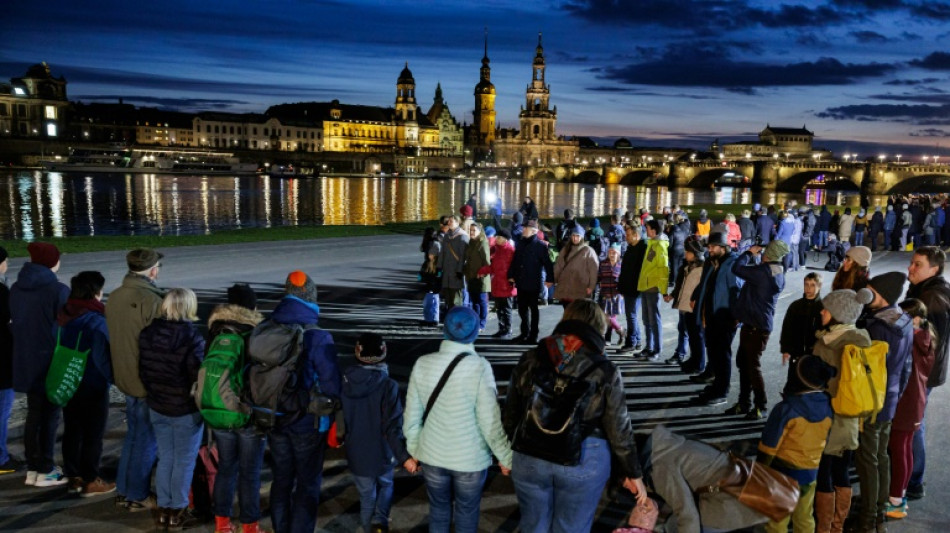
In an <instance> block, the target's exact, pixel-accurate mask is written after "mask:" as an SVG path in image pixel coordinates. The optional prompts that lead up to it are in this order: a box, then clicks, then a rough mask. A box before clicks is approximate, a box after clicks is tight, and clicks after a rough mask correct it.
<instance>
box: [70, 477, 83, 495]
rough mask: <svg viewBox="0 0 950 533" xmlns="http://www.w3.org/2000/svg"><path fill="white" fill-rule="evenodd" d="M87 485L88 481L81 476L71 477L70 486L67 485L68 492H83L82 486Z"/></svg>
mask: <svg viewBox="0 0 950 533" xmlns="http://www.w3.org/2000/svg"><path fill="white" fill-rule="evenodd" d="M85 486H86V481H85V480H84V479H83V478H81V477H71V478H69V486H68V487H67V489H66V490H67V492H69V493H70V494H79V493H81V492H82V488H83V487H85Z"/></svg>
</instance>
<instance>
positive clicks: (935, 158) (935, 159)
mask: <svg viewBox="0 0 950 533" xmlns="http://www.w3.org/2000/svg"><path fill="white" fill-rule="evenodd" d="M938 159H940V156H939V155H935V156H934V164H935V165H936V164H937V160H938Z"/></svg>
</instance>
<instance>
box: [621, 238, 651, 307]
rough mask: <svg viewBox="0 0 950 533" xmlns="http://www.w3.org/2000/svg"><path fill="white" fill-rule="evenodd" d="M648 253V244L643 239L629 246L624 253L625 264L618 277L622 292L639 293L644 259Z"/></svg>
mask: <svg viewBox="0 0 950 533" xmlns="http://www.w3.org/2000/svg"><path fill="white" fill-rule="evenodd" d="M646 254H647V244H646V242H645V241H644V240H643V239H641V240H639V241H637V244H636V245H635V246H627V252H626V253H625V254H623V264H622V265H621V267H620V278H618V279H617V288H618V289H620V294H632V295H637V294H638V293H639V291H638V289H637V287H638V286H639V283H640V271H641V270H643V260H644V258H645V257H646Z"/></svg>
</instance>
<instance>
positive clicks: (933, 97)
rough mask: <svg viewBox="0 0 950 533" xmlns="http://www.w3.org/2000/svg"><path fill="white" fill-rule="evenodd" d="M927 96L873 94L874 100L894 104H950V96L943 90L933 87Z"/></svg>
mask: <svg viewBox="0 0 950 533" xmlns="http://www.w3.org/2000/svg"><path fill="white" fill-rule="evenodd" d="M929 90H930V91H931V92H929V93H925V94H906V93H905V94H891V93H887V94H873V95H871V96H870V97H869V98H871V99H873V100H891V101H894V102H916V103H918V104H950V94H947V93H946V91H944V90H943V89H938V88H936V87H931V88H930V89H929Z"/></svg>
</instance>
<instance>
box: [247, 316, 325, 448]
mask: <svg viewBox="0 0 950 533" xmlns="http://www.w3.org/2000/svg"><path fill="white" fill-rule="evenodd" d="M308 329H316V326H307V327H304V326H301V325H300V324H281V323H279V322H275V321H274V320H265V321H263V322H261V323H260V324H258V325H257V326H256V327H255V328H254V330H253V331H251V335H250V337H249V338H248V340H247V355H248V360H249V362H250V366H249V367H248V373H247V396H248V399H249V400H250V402H251V408H252V409H253V414H252V416H251V420H252V422H253V423H254V426H255V427H257V428H258V429H259V430H261V431H265V432H266V431H270V430H272V429H275V428H278V427H283V426H287V425H289V424H291V423H293V422H295V421H297V420H299V419H300V418H301V417H303V416H304V415H305V414H306V412H307V407H308V405H309V403H310V391H308V390H306V389H304V388H303V386H302V384H303V378H302V376H301V375H300V366H301V363H300V354H301V353H302V352H303V348H304V333H305V332H306V331H307V330H308Z"/></svg>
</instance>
